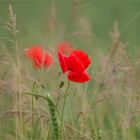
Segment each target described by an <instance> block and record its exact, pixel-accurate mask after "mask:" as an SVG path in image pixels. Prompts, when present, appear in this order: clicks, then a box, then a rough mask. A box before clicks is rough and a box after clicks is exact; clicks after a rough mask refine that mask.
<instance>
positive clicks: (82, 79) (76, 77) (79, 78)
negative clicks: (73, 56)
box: [68, 71, 90, 83]
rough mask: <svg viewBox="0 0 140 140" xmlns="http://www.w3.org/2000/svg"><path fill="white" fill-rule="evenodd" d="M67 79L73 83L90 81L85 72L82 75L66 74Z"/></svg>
mask: <svg viewBox="0 0 140 140" xmlns="http://www.w3.org/2000/svg"><path fill="white" fill-rule="evenodd" d="M68 79H69V80H70V81H73V82H80V83H84V82H87V81H89V80H90V77H89V75H88V73H87V72H86V71H84V72H82V73H76V72H73V71H71V72H69V73H68Z"/></svg>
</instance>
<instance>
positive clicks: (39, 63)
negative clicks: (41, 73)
mask: <svg viewBox="0 0 140 140" xmlns="http://www.w3.org/2000/svg"><path fill="white" fill-rule="evenodd" d="M26 55H27V57H29V58H30V59H31V60H32V62H33V65H34V66H35V68H42V67H45V68H48V67H49V66H50V65H51V64H52V62H53V58H52V56H51V54H50V53H49V52H47V51H45V50H43V48H42V46H40V45H33V46H32V47H31V48H29V49H27V50H26Z"/></svg>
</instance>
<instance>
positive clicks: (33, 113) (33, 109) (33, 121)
mask: <svg viewBox="0 0 140 140" xmlns="http://www.w3.org/2000/svg"><path fill="white" fill-rule="evenodd" d="M33 129H34V97H33V96H32V130H33ZM32 140H33V134H32Z"/></svg>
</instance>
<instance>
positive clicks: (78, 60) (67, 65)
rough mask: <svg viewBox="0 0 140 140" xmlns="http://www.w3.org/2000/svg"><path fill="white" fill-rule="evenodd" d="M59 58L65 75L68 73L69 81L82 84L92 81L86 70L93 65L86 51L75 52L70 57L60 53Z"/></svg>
mask: <svg viewBox="0 0 140 140" xmlns="http://www.w3.org/2000/svg"><path fill="white" fill-rule="evenodd" d="M58 58H59V62H60V66H61V69H62V71H63V73H65V72H67V71H68V79H69V80H71V81H74V82H82V83H83V82H86V81H88V80H90V77H89V75H88V73H87V72H86V71H85V70H86V68H87V67H88V66H89V64H90V63H91V60H90V59H89V57H88V55H87V54H86V53H85V52H84V51H82V50H73V51H72V52H71V53H70V55H69V56H68V57H67V56H65V55H64V54H63V53H62V52H59V53H58Z"/></svg>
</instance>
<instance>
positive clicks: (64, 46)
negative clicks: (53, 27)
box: [58, 42, 73, 55]
mask: <svg viewBox="0 0 140 140" xmlns="http://www.w3.org/2000/svg"><path fill="white" fill-rule="evenodd" d="M72 50H73V46H72V44H71V43H69V42H62V43H60V44H59V45H58V52H60V51H61V52H62V53H63V54H65V55H68V54H70V53H71V51H72Z"/></svg>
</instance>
